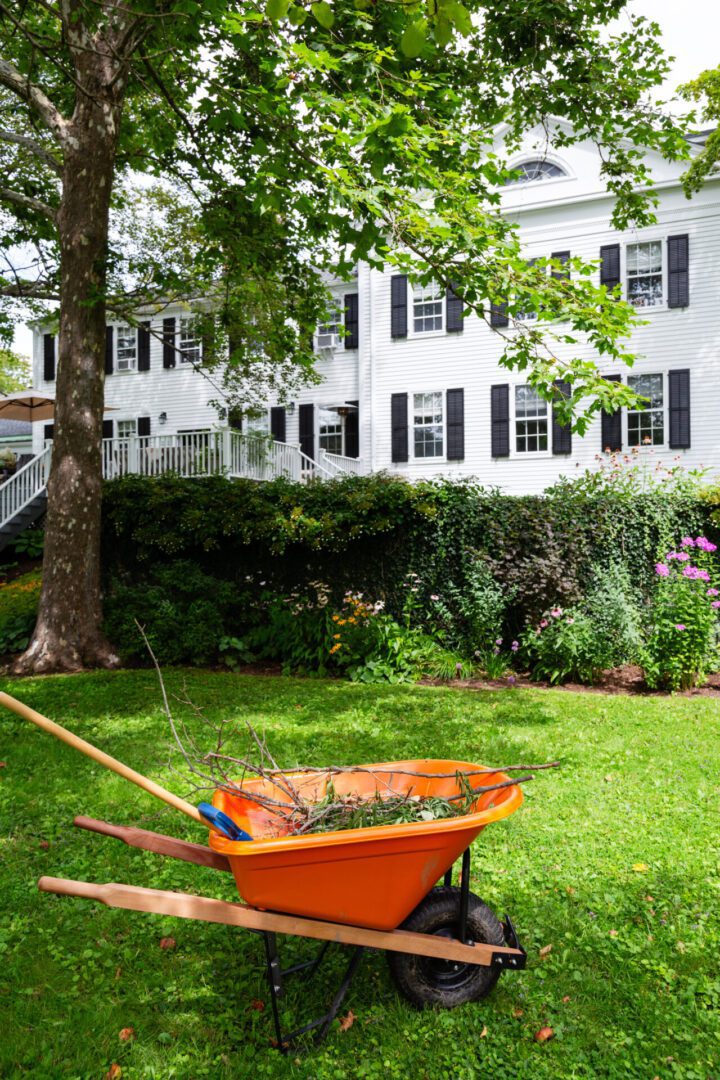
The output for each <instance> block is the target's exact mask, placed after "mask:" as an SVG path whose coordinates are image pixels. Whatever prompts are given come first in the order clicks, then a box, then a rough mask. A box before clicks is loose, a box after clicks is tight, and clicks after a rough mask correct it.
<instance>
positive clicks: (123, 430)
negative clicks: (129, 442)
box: [117, 420, 137, 439]
mask: <svg viewBox="0 0 720 1080" xmlns="http://www.w3.org/2000/svg"><path fill="white" fill-rule="evenodd" d="M133 435H137V420H118V422H117V437H118V439H131V438H132V437H133Z"/></svg>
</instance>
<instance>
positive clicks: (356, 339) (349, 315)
mask: <svg viewBox="0 0 720 1080" xmlns="http://www.w3.org/2000/svg"><path fill="white" fill-rule="evenodd" d="M359 345H360V324H359V320H358V294H357V293H346V294H345V348H346V349H357V348H358V347H359Z"/></svg>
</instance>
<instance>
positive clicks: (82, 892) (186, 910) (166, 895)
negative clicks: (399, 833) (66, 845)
mask: <svg viewBox="0 0 720 1080" xmlns="http://www.w3.org/2000/svg"><path fill="white" fill-rule="evenodd" d="M74 824H75V825H76V826H77V827H78V828H81V829H86V830H88V831H90V832H96V833H100V834H102V835H106V836H112V837H114V838H116V839H118V840H121V841H123V843H125V844H128V845H129V846H130V847H135V848H140V849H141V850H144V851H152V852H155V853H157V854H160V855H166V856H169V857H171V858H175V859H180V860H182V861H184V862H190V863H194V864H196V865H200V866H207V867H210V868H212V869H215V870H220V871H227V872H230V864H229V862H228V860H227V858H225V856H224V855H222V854H220V853H219V852H217V851H213V850H212V849H211V848H209V847H205V846H204V845H203V844H195V843H191V842H189V841H185V840H178V839H176V838H174V837H170V836H164V835H163V834H161V833H155V832H150V831H148V830H145V829H139V828H135V827H129V826H123V825H113V824H110V823H109V822H104V821H98V820H96V819H94V818H87V817H82V816H80V817H76V818H75V820H74ZM452 869H453V868H452V867H451V868H450V869H449V870H448V871H447V872H446V874H445V875H444V878H443V883H444V884H445V885H450V884H451V883H452ZM38 888H39V889H41V890H42V891H43V892H52V893H56V894H59V895H64V896H79V897H84V898H86V899H91V900H97V901H100V902H101V903H103V904H106V905H107V906H108V907H116V908H124V909H127V910H131V911H147V912H152V913H155V914H163V915H172V916H177V917H180V918H188V919H197V920H200V921H202V922H215V923H222V924H225V925H230V926H240V927H243V928H244V929H246V930H250V931H251V932H255V933H260V934H262V936H263V939H264V945H265V966H266V973H267V980H268V987H269V990H270V996H271V1003H272V1011H273V1022H274V1026H275V1034H276V1041H277V1046H278V1048H279V1049H280V1050H281V1051H283V1052H287V1051H288V1050H289V1049H290V1047H291V1046H292V1044H293V1043H294V1041H295V1040H297V1039H298V1038H300V1037H301V1036H302V1035H305V1034H306V1033H308V1032H310V1031H313V1030H316V1031H317V1036H316V1041H318V1042H319V1041H321V1040H322V1039H323V1038H324V1037H325V1035H326V1034H327V1032H328V1031H329V1028H330V1025H331V1024H332V1021H333V1020H334V1019H335V1017H336V1016H337V1013H338V1011H339V1009H340V1007H341V1005H342V1002H343V1000H344V998H345V995H346V994H347V991H348V989H349V987H350V984H351V982H352V978H353V976H354V974H355V972H356V970H357V968H358V965H359V963H360V959H361V956H362V953H363V951H364V950H365V949H368V948H369V949H376V950H382V951H389V952H399V953H407V954H414V955H420V956H426V957H430V958H434V959H440V960H452V961H457V962H459V963H470V964H478V965H481V966H484V967H492V968H495V969H499V970H501V971H502V970H504V969H506V968H509V969H512V970H516V971H519V970H522V969H523V968H524V967H525V965H526V959H527V957H526V953H525V951H524V949H523V948H522V947H521V945H520V943H519V941H518V938H517V934H516V933H515V929H514V927H513V924H512V922H511V921H510V918H509V917H508V916H506V917H505V922H504V923H503V924H502V925H503V931H504V937H505V942H506V943H505V945H503V946H500V945H486V944H484V943H480V942H478V943H475V942H471V941H469V940H468V935H467V914H468V901H469V895H470V848H469V847H468V848H467V849H466V850H465V852H464V853H463V855H462V873H461V877H460V913H459V921H458V923H459V924H458V933H459V937H458V939H452V938H446V937H439V936H435V935H432V934H420V933H415V932H411V931H407V930H400V929H397V930H389V931H388V930H371V929H368V928H366V927H361V926H351V925H348V924H345V923H333V922H325V921H322V920H318V919H309V918H306V917H305V916H301V915H286V914H283V913H282V912H271V911H261V910H259V909H257V908H253V907H250V906H249V905H247V904H242V903H235V902H229V901H225V900H216V899H212V898H210V897H205V896H194V895H190V894H188V893H178V892H170V891H165V890H161V889H147V888H142V887H139V886H133V885H124V884H118V883H107V884H94V883H91V882H84V881H72V880H69V879H65V878H54V877H42V878H40V880H39V882H38ZM278 934H287V935H293V936H297V937H306V938H310V939H314V940H319V941H321V942H323V944H322V946H321V948H320V950H319V952H318V954H317V955H316V956H315V957H314V958H313V959H312V960H309V961H306V962H303V963H300V964H295V965H293V966H292V967H289V968H286V969H283V968H282V966H281V964H280V957H279V952H278V946H277V935H278ZM333 942H334V943H337V944H340V945H350V946H354V949H353V954H352V957H351V959H350V962H349V964H348V967H347V970H346V972H345V975H344V977H343V979H342V982H341V983H340V986H339V987H338V989H337V991H336V993H335V995H334V996H333V998H332V1001H331V1003H330V1005H329V1007H328V1009H327V1011H326V1012H325V1013H323V1015H322V1016H320V1017H317V1018H316V1019H314V1020H311V1021H310V1022H309V1023H307V1024H305V1025H303V1026H302V1027H300V1028H297V1029H296V1030H294V1031H290V1032H283V1030H282V1023H281V1018H280V1007H279V1002H280V999H281V998H282V996H283V993H284V980H285V979H286V978H287V977H288V976H290V975H293V974H297V973H304V974H305V975H306V976H308V977H309V976H312V975H314V974H316V972H317V971H318V969H319V967H320V965H321V963H322V961H323V959H324V957H325V954H326V952H327V949H328V947H329V945H330V944H331V943H333Z"/></svg>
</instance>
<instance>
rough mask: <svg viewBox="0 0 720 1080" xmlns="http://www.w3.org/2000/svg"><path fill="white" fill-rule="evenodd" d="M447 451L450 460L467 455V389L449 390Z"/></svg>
mask: <svg viewBox="0 0 720 1080" xmlns="http://www.w3.org/2000/svg"><path fill="white" fill-rule="evenodd" d="M446 397H447V452H446V455H445V456H446V457H447V459H448V461H462V460H463V459H464V457H465V391H464V390H448V392H447V395H446Z"/></svg>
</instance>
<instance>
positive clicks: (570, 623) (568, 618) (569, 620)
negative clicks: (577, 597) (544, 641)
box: [565, 615, 575, 626]
mask: <svg viewBox="0 0 720 1080" xmlns="http://www.w3.org/2000/svg"><path fill="white" fill-rule="evenodd" d="M565 622H566V623H568V624H569V625H570V626H572V624H573V623H574V622H575V620H574V619H573V617H572V615H568V617H567V619H566V620H565Z"/></svg>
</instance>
